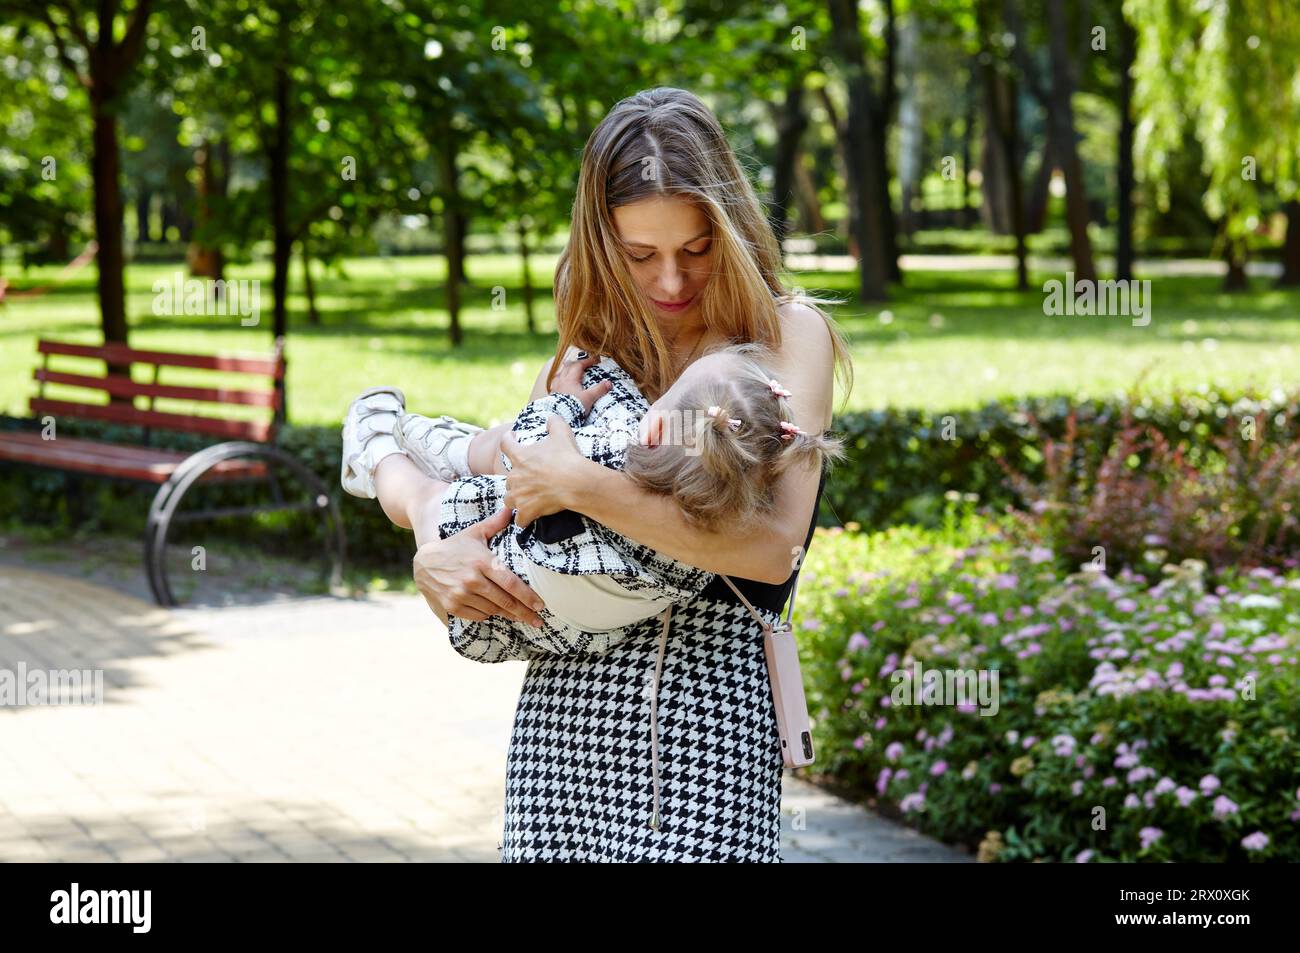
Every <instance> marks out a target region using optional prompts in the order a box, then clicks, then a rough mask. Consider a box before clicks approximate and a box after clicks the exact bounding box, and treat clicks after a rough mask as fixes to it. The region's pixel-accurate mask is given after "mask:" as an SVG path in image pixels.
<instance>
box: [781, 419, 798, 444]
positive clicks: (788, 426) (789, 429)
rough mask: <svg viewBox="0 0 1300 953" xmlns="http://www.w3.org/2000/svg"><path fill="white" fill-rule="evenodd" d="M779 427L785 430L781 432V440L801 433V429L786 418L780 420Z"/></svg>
mask: <svg viewBox="0 0 1300 953" xmlns="http://www.w3.org/2000/svg"><path fill="white" fill-rule="evenodd" d="M781 429H782V430H783V431H785V433H783V434H781V439H782V440H790V439H791V438H793V437H794V435H795V434H797V433H803V431H802V430H800V429H799V428H798V427H796V426H795V425H794V424H792V423H790V421H788V420H783V421H781Z"/></svg>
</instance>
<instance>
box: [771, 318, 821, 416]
mask: <svg viewBox="0 0 1300 953" xmlns="http://www.w3.org/2000/svg"><path fill="white" fill-rule="evenodd" d="M777 314H778V315H779V316H780V318H781V347H780V350H779V351H778V360H779V361H780V364H781V372H782V374H784V375H785V378H786V380H787V381H789V383H786V384H785V386H786V387H788V388H790V389H791V390H797V391H798V392H800V393H803V394H815V395H816V398H815V400H813V401H810V402H808V403H805V404H804V407H805V408H806V409H807V408H809V406H810V404H812V405H815V406H816V408H817V414H816V416H817V417H819V418H820V419H823V420H829V419H830V407H831V402H832V400H833V399H834V390H835V347H834V344H833V343H832V341H831V331H830V328H829V327H828V326H827V324H826V319H825V318H824V317H822V315H821V314H819V313H818V312H817V311H815V310H813V309H812V308H810V307H808V305H806V304H800V303H799V302H797V301H791V302H787V303H786V304H783V305H781V306H780V307H779V308H777ZM783 383H784V382H783ZM827 426H829V424H827Z"/></svg>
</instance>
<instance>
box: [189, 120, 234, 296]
mask: <svg viewBox="0 0 1300 953" xmlns="http://www.w3.org/2000/svg"><path fill="white" fill-rule="evenodd" d="M213 152H214V147H213V144H212V143H211V142H202V143H200V144H199V147H198V148H197V149H196V150H195V151H194V167H195V170H196V171H197V172H198V182H197V183H196V184H195V221H196V224H197V225H198V230H199V233H200V234H202V231H203V228H204V227H205V226H206V225H208V223H209V222H210V221H211V220H212V205H211V203H212V198H213V196H214V195H219V194H221V193H222V192H224V189H223V188H222V185H221V176H220V173H219V172H218V170H217V169H216V159H215V157H214V155H213ZM186 258H187V259H188V260H189V265H190V274H191V275H193V276H194V277H196V278H211V279H213V280H220V279H221V277H222V275H223V273H224V264H225V262H224V260H223V255H222V253H221V248H220V246H219V245H215V244H205V243H203V242H198V241H194V242H191V243H190V245H189V249H188V250H187V252H186Z"/></svg>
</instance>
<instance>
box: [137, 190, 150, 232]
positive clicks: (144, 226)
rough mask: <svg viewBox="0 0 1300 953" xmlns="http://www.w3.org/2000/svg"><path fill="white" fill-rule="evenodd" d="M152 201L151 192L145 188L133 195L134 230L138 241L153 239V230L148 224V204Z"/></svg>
mask: <svg viewBox="0 0 1300 953" xmlns="http://www.w3.org/2000/svg"><path fill="white" fill-rule="evenodd" d="M152 202H153V193H152V192H150V191H148V190H147V189H141V190H140V194H139V195H137V196H136V197H135V230H136V241H138V242H151V241H153V230H152V228H151V227H150V225H149V206H150V204H152Z"/></svg>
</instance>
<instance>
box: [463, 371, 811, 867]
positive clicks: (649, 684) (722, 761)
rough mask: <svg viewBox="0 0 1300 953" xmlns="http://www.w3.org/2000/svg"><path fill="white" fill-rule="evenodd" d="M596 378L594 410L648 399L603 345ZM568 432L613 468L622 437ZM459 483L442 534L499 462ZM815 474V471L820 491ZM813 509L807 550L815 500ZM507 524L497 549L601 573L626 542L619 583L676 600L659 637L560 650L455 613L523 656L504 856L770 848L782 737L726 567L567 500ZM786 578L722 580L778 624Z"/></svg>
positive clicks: (754, 636)
mask: <svg viewBox="0 0 1300 953" xmlns="http://www.w3.org/2000/svg"><path fill="white" fill-rule="evenodd" d="M603 379H610V380H613V381H614V387H613V388H612V390H611V392H610V394H608V395H606V396H605V397H603V398H602V399H601V401H610V402H611V404H610V405H609V406H605V407H602V404H601V402H597V404H596V406H595V407H593V411H592V415H591V418H590V419H591V420H595V419H596V418H597V417H598V412H610V411H612V410H613V408H614V407H615V406H621V407H624V408H628V409H633V410H636V411H637V419H638V420H639V418H640V414H643V413H644V410H645V408H646V406H647V405H646V404H645V401H644V398H642V397H641V395H640V392H639V390H637V389H636V387H635V385H634V384H632V383H631V379H630V377H628V376H627V375H626V374H625V373H623V372H622V371H621V369H619V368H618V365H617V364H615V363H614V362H612V361H609V360H608V359H602V362H601V363H600V364H597V365H595V366H593V367H591V368H589V369H588V370H587V371H586V373H585V374H584V378H583V384H584V386H587V387H590V386H592V385H593V384H595V383H596V382H597V381H599V380H603ZM552 396H554V395H552ZM570 399H571V398H570ZM564 403H565V402H564V401H550V402H547V401H545V400H544V401H543V402H542V403H537V402H534V404H530V407H529V408H527V409H526V410H525V412H524V413H523V414H521V416H520V419H519V420H517V421H516V427H515V433H516V439H518V440H520V442H521V443H522V442H525V440H532V439H541V437H542V436H544V435H545V418H546V415H547V414H549V413H562V414H564V415H565V416H566V419H568V416H569V414H570V413H571V412H572V408H571V407H570V408H564V407H563V405H564ZM575 403H576V402H575ZM539 424H540V435H539V429H538V428H539ZM571 425H572V421H571ZM607 429H609V430H614V429H617V425H615V426H612V427H610V428H607ZM575 437H577V438H578V442H579V448H580V450H582V451H583V452H584V454H585V455H586V456H588V457H590V458H591V459H595V460H597V462H601V463H604V464H606V465H611V466H614V467H615V468H619V467H621V465H622V460H621V454H622V450H623V449H625V448H623V447H620V446H618V445H617V441H616V440H613V441H610V442H609V443H608V445H601V444H600V443H599V441H600V439H601V438H600V437H599V435H598V434H591V435H588V437H586V438H584V437H579V435H578V431H577V430H576V429H575ZM585 439H594V440H596V441H597V442H596V443H595V444H591V443H584V440H585ZM507 464H508V461H507ZM457 483H459V484H462V486H460V487H459V488H458V489H457V491H456V495H455V496H452V497H451V498H450V499H447V498H445V499H444V509H443V513H442V516H443V524H442V525H440V532H441V533H442V535H443V536H447V535H450V534H451V533H452V532H456V531H458V530H459V529H463V528H464V527H465V526H468V525H470V524H471V523H474V522H477V521H478V520H481V519H484V518H486V517H487V516H489V515H491V513H493V512H495V511H496V510H498V509H500V507H501V506H502V505H503V499H504V489H503V485H504V477H501V476H500V475H497V476H496V477H495V478H493V477H489V476H479V477H474V478H472V479H470V480H466V481H457ZM825 483H826V471H825V469H823V471H822V478H821V483H820V485H819V486H818V488H817V497H818V501H819V502H820V499H821V495H822V491H823V489H824V488H825ZM453 486H456V484H453ZM498 494H499V495H498ZM813 514H814V515H813V519H812V521H811V522H810V523H809V526H808V533H807V536H806V538H805V541H804V548H805V550H806V549H807V546H808V544H809V543H810V542H811V540H812V535H813V527H814V525H815V524H816V507H814V510H813ZM508 531H509V528H508V530H503V533H506V532H508ZM514 532H515V533H516V534H517V535H516V536H515V537H514V545H516V546H517V547H518V549H517V550H514V549H510V548H506V550H505V552H506V553H508V554H509V555H508V556H506V555H503V559H515V558H517V557H518V556H519V555H520V554H521V553H526V555H527V557H528V558H529V559H537V560H540V561H543V562H544V564H546V565H548V566H550V567H552V568H555V569H557V570H558V571H568V572H574V571H579V572H581V571H583V570H584V569H585V570H586V571H608V569H609V568H610V565H611V562H610V561H611V560H612V559H613V558H614V557H613V556H611V551H613V552H614V553H617V554H619V557H618V558H623V559H629V556H630V560H629V562H630V563H631V564H632V565H633V567H634V569H633V571H632V573H631V575H629V576H628V577H627V579H625V582H626V583H628V584H635V583H633V582H632V580H633V579H636V578H640V579H642V580H643V581H644V582H645V583H646V584H649V585H656V586H666V587H667V589H671V588H672V587H673V586H674V585H676V586H677V587H679V588H678V595H679V596H680V597H681V601H679V602H678V603H677V604H676V605H675V606H673V608H672V609H671V613H670V614H669V623H670V625H669V629H668V631H667V637H666V638H665V637H664V636H665V629H664V627H663V626H662V624H661V621H660V619H659V618H658V617H651V618H649V619H646V620H644V621H642V622H639V623H636V624H635V625H631V626H627V627H625V628H623V629H622V630H620V632H619V637H618V638H617V639H616V640H614V642H613V644H612V645H609V646H607V647H606V646H601V650H600V651H590V650H579V651H569V652H567V653H566V654H555V653H553V652H542V651H537V650H536V649H532V648H528V647H526V646H520V645H518V644H511V643H510V642H509V639H510V638H511V632H514V633H516V635H515V637H516V638H517V632H518V626H517V624H515V623H510V622H508V621H505V620H501V619H497V618H496V617H493V618H494V619H496V621H495V622H493V621H492V620H486V623H487V624H485V623H468V622H466V621H465V620H457V619H455V617H454V616H453V617H452V619H453V627H455V626H456V625H457V624H459V625H460V627H459V628H458V629H457V630H456V631H457V632H458V633H459V634H458V635H454V636H453V644H454V645H456V647H457V651H460V652H461V653H462V654H464V655H466V656H467V657H470V658H476V660H479V661H500V660H503V659H505V658H510V657H513V658H527V659H528V660H529V661H528V669H527V671H526V672H525V674H524V683H523V687H522V689H521V691H520V696H519V702H518V705H517V707H516V709H515V721H514V728H513V731H512V733H511V738H510V748H509V754H508V756H507V764H506V809H505V828H504V842H503V843H502V845H501V859H502V861H503V862H506V863H516V862H530V861H590V862H629V861H638V862H665V861H684V862H722V861H748V862H767V863H778V862H780V860H781V852H780V848H781V777H782V769H783V761H782V757H781V742H780V736H779V734H778V732H777V725H776V712H775V708H774V707H773V703H772V688H771V683H770V681H769V679H768V672H767V662H766V658H765V656H764V653H763V632H762V629H761V627H760V625H759V624H758V622H757V621H756V620H755V619H754V617H753V616H752V615H750V613H749V610H748V609H747V608H746V607H745V606H744V605H743V604H742V603H741V601H740V599H739V597H738V596H737V595H736V594H735V593H734V592H733V591H732V590H731V589H730V588H729V587H728V586H727V585H726V583H725V582H724V580H723V579H722V577H720V576H717V575H715V574H712V573H704V572H703V570H698V569H695V568H694V567H689V566H685V565H684V564H682V563H678V562H677V561H676V560H669V559H668V558H667V557H664V556H662V555H661V554H658V553H655V552H654V551H653V550H650V549H648V548H647V547H643V546H640V544H636V543H635V542H633V541H631V540H628V539H627V538H626V537H622V536H618V535H617V534H613V532H612V531H611V530H609V529H608V528H607V527H604V526H602V525H601V524H599V523H595V522H593V521H591V520H589V519H587V518H586V517H585V516H582V515H581V514H578V513H574V512H571V511H568V510H565V511H562V512H559V513H554V514H550V515H548V516H543V517H539V518H538V519H537V520H534V521H533V523H532V524H530V526H528V527H526V528H525V530H524V531H522V532H520V531H518V530H515V531H514ZM497 541H498V540H497V538H496V537H494V540H493V542H497ZM521 565H522V564H521ZM523 568H525V570H526V567H523ZM691 573H697V574H701V575H698V576H694V575H691ZM792 579H793V574H792V578H791V579H787V580H786V581H785V582H784V583H782V584H781V585H771V584H768V583H763V582H758V581H755V580H749V579H741V578H733V579H732V582H733V583H734V584H735V585H736V586H737V587H738V588H739V589H740V590H741V592H742V593H744V595H745V597H746V598H747V599H749V601H750V602H751V603H752V604H753V605H754V607H755V608H756V609H757V610H758V611H759V612H760V613H762V614H763V616H764V618H765V619H766V620H767V621H768V622H770V623H772V624H773V625H776V624H777V623H778V621H779V618H780V612H781V609H782V607H783V606H784V605H785V602H786V599H787V598H788V597H789V594H790V589H791V582H792ZM705 582H707V585H705V584H704V583H705ZM667 589H666V590H665V591H667ZM543 615H544V616H545V613H543ZM534 631H536V630H534ZM494 645H495V646H496V648H492V646H494ZM502 645H506V646H508V647H507V648H505V649H501V646H502ZM656 729H657V731H656ZM656 735H657V738H656ZM656 741H657V747H652V746H653V745H654V743H655V742H656ZM656 756H657V757H656ZM656 790H657V791H658V793H659V804H658V806H659V824H658V827H657V828H655V827H652V826H651V821H652V818H653V815H654V813H655V806H656V803H655V794H656Z"/></svg>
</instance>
